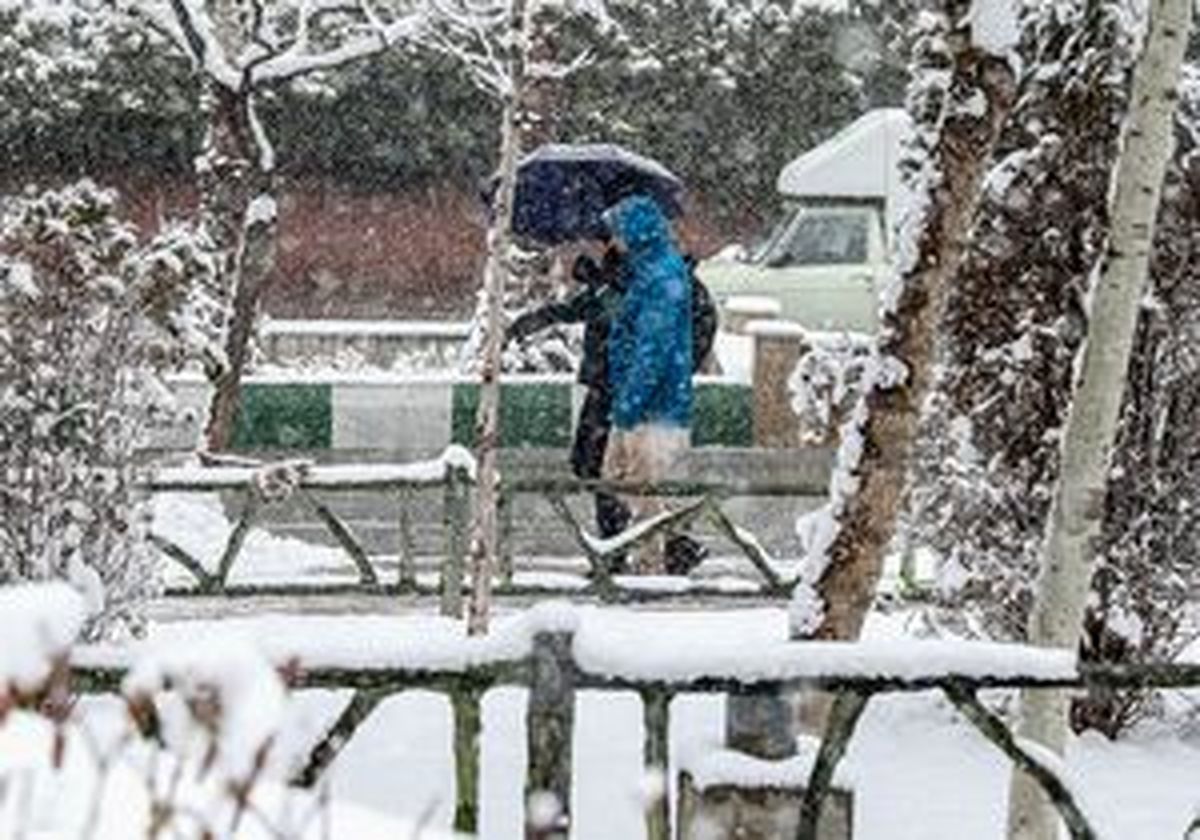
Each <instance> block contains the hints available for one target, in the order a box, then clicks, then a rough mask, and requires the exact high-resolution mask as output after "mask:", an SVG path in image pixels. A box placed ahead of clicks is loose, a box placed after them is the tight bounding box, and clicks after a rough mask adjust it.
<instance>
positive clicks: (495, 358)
mask: <svg viewBox="0 0 1200 840" xmlns="http://www.w3.org/2000/svg"><path fill="white" fill-rule="evenodd" d="M510 25H511V26H512V30H513V33H512V34H513V37H512V39H511V44H512V45H511V46H510V47H509V49H510V50H511V53H510V56H509V88H508V90H507V91H506V92H505V95H504V103H503V104H504V110H503V116H502V118H501V119H502V122H501V128H500V165H499V185H498V186H497V188H496V200H495V216H494V218H493V221H492V227H491V230H489V231H488V253H487V262H486V264H485V266H484V275H483V298H484V319H485V320H484V336H483V353H482V358H481V360H480V366H479V410H478V414H477V415H476V420H475V424H476V431H477V434H476V444H475V445H476V453H475V457H476V463H477V469H478V479H479V483H478V487H477V491H476V497H475V498H476V507H475V533H474V537H473V539H472V541H471V598H470V603H469V606H468V611H467V632H468V633H469V634H470V635H482V634H484V633H487V631H488V623H489V620H490V618H491V609H492V571H493V570H494V569H495V568H496V562H497V560H496V558H497V555H498V553H499V542H500V540H499V519H498V517H497V512H496V511H497V504H498V501H499V499H498V492H497V491H498V487H497V484H498V482H499V479H500V476H499V471H498V469H497V454H498V452H497V450H498V448H499V443H500V353H501V351H502V350H503V347H504V326H503V323H502V314H503V305H504V286H505V280H506V278H507V277H508V274H509V259H510V255H509V250H510V248H511V246H512V210H513V198H514V196H515V193H516V180H517V163H518V158H519V156H520V148H519V143H520V138H519V135H518V133H517V125H516V121H517V109H518V107H519V104H520V98H521V91H522V89H523V86H524V81H525V58H526V57H525V55H524V53H523V52H522V46H521V45H522V44H524V43H525V40H526V39H525V37H524V36H525V34H526V33H527V31H528V27H529V7H528V5H527V2H526V0H513V2H512V8H511V18H510Z"/></svg>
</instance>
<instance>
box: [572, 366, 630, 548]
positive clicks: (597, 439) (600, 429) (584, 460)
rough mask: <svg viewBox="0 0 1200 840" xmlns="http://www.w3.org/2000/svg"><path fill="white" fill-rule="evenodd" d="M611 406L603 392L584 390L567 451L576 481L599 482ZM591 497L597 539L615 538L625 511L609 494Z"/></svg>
mask: <svg viewBox="0 0 1200 840" xmlns="http://www.w3.org/2000/svg"><path fill="white" fill-rule="evenodd" d="M611 403H612V399H611V397H610V395H609V392H608V390H607V389H606V388H600V387H596V386H589V387H588V389H587V395H586V396H585V397H584V399H583V408H582V409H580V412H579V423H578V424H577V425H576V427H575V445H574V446H573V447H572V449H571V470H572V472H574V473H575V475H576V477H578V478H585V479H587V478H600V468H601V466H602V465H603V464H604V450H605V449H606V448H607V447H608V433H609V429H610V428H611V424H610V421H609V409H610V408H611ZM595 497H596V528H597V530H599V532H600V536H601V537H605V538H607V537H615V536H616V535H617V534H619V533H621V532H622V531H624V530H625V526H626V525H628V524H629V508H627V507H625V505H624V504H622V502H621V500H620V499H618V498H617V497H616V496H614V495H612V494H611V493H596V494H595ZM617 565H619V564H617Z"/></svg>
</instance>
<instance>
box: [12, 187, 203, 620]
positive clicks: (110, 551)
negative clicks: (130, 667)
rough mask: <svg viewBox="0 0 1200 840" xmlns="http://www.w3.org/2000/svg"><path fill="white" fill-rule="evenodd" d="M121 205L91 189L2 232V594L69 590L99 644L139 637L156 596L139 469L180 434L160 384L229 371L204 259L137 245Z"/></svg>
mask: <svg viewBox="0 0 1200 840" xmlns="http://www.w3.org/2000/svg"><path fill="white" fill-rule="evenodd" d="M114 200H115V198H114V196H113V195H112V194H110V193H106V192H104V191H101V190H98V189H97V188H96V187H94V186H93V185H91V184H90V183H87V182H83V183H80V184H78V185H75V186H73V187H70V188H67V189H64V190H62V191H58V192H46V193H43V194H40V195H31V196H26V197H22V198H20V199H17V200H14V201H11V202H10V203H9V206H8V207H7V212H6V213H5V215H4V216H3V220H2V222H0V313H2V314H3V324H2V326H0V480H2V481H0V584H9V583H14V582H17V581H40V580H49V579H63V580H68V581H70V582H71V583H73V584H74V585H75V586H76V587H77V588H79V589H80V590H81V591H82V592H83V593H84V594H85V596H86V599H87V607H88V612H89V619H88V622H87V626H86V629H85V632H86V634H87V635H88V636H92V637H95V636H97V635H100V634H103V633H107V632H110V631H113V630H116V629H117V628H119V627H121V626H124V627H126V628H136V626H137V615H136V605H137V604H138V602H139V601H141V600H142V599H143V598H145V597H146V596H147V595H149V594H150V593H152V592H153V591H154V590H155V587H156V586H157V575H156V572H155V562H154V559H153V557H152V555H151V553H150V552H149V550H148V547H147V545H146V528H147V516H146V510H145V508H144V506H143V503H142V500H141V499H140V497H139V492H138V491H137V489H136V482H137V472H138V466H137V459H136V454H137V451H138V448H139V444H140V443H141V441H142V440H143V435H144V433H145V432H146V431H147V429H148V428H149V427H151V426H153V425H155V424H162V423H169V422H172V421H173V417H172V405H171V399H170V395H169V393H168V392H167V391H166V389H165V388H164V387H163V385H162V383H161V381H160V379H159V376H158V374H159V373H160V372H161V371H163V370H164V369H166V368H168V367H171V366H174V365H177V364H179V363H180V362H181V361H182V360H183V359H184V358H185V357H186V356H187V355H188V354H189V353H190V352H198V353H200V354H202V355H203V356H204V357H205V359H206V361H207V363H208V364H210V365H219V364H220V354H219V351H217V350H215V349H213V348H212V347H211V345H210V342H209V341H208V339H207V332H206V330H205V319H206V312H207V309H206V306H205V305H204V296H203V295H202V294H201V293H200V292H199V291H198V290H200V289H201V288H202V287H203V283H204V280H205V278H206V277H207V276H208V275H209V273H210V271H211V268H210V266H209V263H208V261H207V260H206V258H205V254H204V251H203V249H202V248H201V247H200V246H199V244H198V243H197V241H196V240H195V239H194V238H192V237H189V236H188V235H187V234H186V233H185V232H184V231H183V230H181V229H171V230H168V231H167V232H166V233H164V234H163V235H162V236H161V237H159V238H157V239H156V240H154V241H152V242H150V243H148V244H146V245H140V244H139V243H138V241H137V238H136V236H135V235H134V232H133V229H132V228H131V227H129V226H128V225H125V224H122V223H121V222H120V221H118V220H117V219H116V217H115V215H114Z"/></svg>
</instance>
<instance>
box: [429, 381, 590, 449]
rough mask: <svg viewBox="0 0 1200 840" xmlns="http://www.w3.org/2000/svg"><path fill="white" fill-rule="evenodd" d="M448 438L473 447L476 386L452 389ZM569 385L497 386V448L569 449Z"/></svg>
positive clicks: (476, 408)
mask: <svg viewBox="0 0 1200 840" xmlns="http://www.w3.org/2000/svg"><path fill="white" fill-rule="evenodd" d="M453 400H454V404H453V408H452V414H451V420H450V422H451V432H450V437H451V440H452V441H453V442H454V443H457V444H459V445H460V446H474V445H475V414H476V411H477V410H478V408H479V386H478V385H472V384H467V383H461V382H460V383H457V384H455V386H454V397H453ZM572 420H573V418H572V416H571V385H570V384H567V383H561V384H560V383H549V382H538V383H522V384H503V385H501V386H500V446H501V447H504V448H514V447H520V446H528V447H547V448H550V447H562V446H570V445H571V438H572V433H573V430H572Z"/></svg>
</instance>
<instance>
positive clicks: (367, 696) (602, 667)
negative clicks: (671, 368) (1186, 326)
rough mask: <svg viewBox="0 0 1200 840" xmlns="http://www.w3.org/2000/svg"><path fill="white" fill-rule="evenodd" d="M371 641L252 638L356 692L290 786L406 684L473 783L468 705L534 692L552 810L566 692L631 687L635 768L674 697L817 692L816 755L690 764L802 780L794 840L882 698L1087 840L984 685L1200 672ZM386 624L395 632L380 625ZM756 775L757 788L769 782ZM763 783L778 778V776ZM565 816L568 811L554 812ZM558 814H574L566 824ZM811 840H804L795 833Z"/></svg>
mask: <svg viewBox="0 0 1200 840" xmlns="http://www.w3.org/2000/svg"><path fill="white" fill-rule="evenodd" d="M378 621H379V622H381V626H380V628H379V632H372V633H370V634H362V633H351V632H347V633H346V634H345V635H343V636H340V637H339V636H338V634H337V632H336V629H335V628H331V632H322V633H319V634H300V635H290V636H284V635H283V634H279V636H278V637H274V636H272V634H263V635H264V636H265V638H263V639H262V640H261V644H262V646H263V649H264V650H265V651H266V653H265V655H266V657H267V661H268V662H270V663H271V664H272V665H273V666H274V667H275V668H277V669H278V670H279V671H280V672H282V673H284V674H285V675H286V679H287V681H288V683H289V684H290V685H291V687H293V688H332V687H341V688H351V689H354V690H355V691H356V694H355V696H354V699H353V701H352V702H351V704H350V706H349V707H348V708H347V710H346V712H345V713H343V715H342V716H341V717H340V718H339V719H338V721H337V722H335V724H334V725H333V726H332V727H331V729H330V731H329V732H328V733H327V734H326V735H325V737H324V738H323V739H321V741H320V742H319V743H318V744H317V745H316V747H314V749H313V750H312V752H311V754H310V756H309V760H308V762H307V764H306V765H305V767H304V768H303V770H301V771H300V772H299V773H298V774H297V775H296V777H295V779H294V780H295V781H296V782H299V783H302V784H306V785H310V786H311V785H313V784H316V783H317V782H318V781H319V779H320V778H321V776H322V774H323V772H324V770H325V769H326V768H328V767H329V766H330V764H331V763H332V761H333V760H334V758H336V756H337V754H338V751H339V749H340V748H341V746H342V745H344V744H345V743H346V742H347V741H348V740H349V739H350V737H351V736H352V735H353V734H354V732H355V730H356V729H357V728H358V726H359V725H360V724H361V723H362V722H363V720H365V719H366V718H367V717H368V716H369V715H370V714H371V712H372V711H373V710H374V709H375V708H376V707H377V706H378V704H379V703H380V702H382V701H383V700H385V699H386V698H387V697H388V696H390V695H392V694H395V693H398V692H400V691H404V690H408V689H412V688H426V689H436V690H440V691H445V692H446V693H448V694H449V695H450V699H451V706H452V709H453V712H454V718H455V747H454V749H455V761H456V762H457V763H458V766H459V768H460V770H461V769H462V768H467V769H468V771H469V773H471V774H474V773H477V771H478V767H479V766H480V764H479V755H478V739H477V737H475V736H476V735H477V731H476V730H477V727H478V720H479V703H480V701H481V698H482V695H483V693H484V692H486V691H487V690H488V689H490V688H493V687H496V686H500V685H524V686H528V687H529V688H530V692H531V699H530V705H529V707H528V709H527V713H526V714H527V730H528V732H529V739H530V741H529V754H528V761H529V778H530V779H531V780H533V781H531V782H530V786H531V787H530V789H529V790H527V793H528V794H530V795H532V794H534V793H538V792H542V793H545V792H547V791H548V792H549V793H550V794H552V795H553V797H554V798H555V801H556V802H557V803H558V805H559V807H560V808H564V809H565V808H566V804H565V803H569V802H570V798H571V797H570V786H571V768H570V761H569V760H566V761H565V762H564V760H563V756H564V755H565V756H567V757H568V759H569V756H570V742H571V738H572V729H573V711H572V710H573V707H574V700H575V692H576V691H578V690H580V689H601V690H632V691H635V692H637V693H638V694H639V695H640V696H641V698H642V700H643V704H644V724H645V732H646V736H645V742H644V743H645V755H644V759H645V765H646V767H647V768H651V769H652V768H659V767H663V766H666V763H665V760H664V759H665V758H666V757H667V755H668V741H667V733H668V731H669V725H670V718H669V709H670V700H671V698H672V697H674V696H676V695H679V694H683V693H694V692H707V693H721V692H737V693H739V694H747V693H749V694H773V693H777V692H781V691H782V692H791V691H799V690H813V689H821V690H825V691H829V692H832V693H833V694H834V696H835V700H834V703H833V706H832V710H831V712H830V715H829V719H828V723H827V728H826V730H825V734H824V737H823V739H822V740H821V742H820V744H819V746H817V745H814V748H813V749H811V750H808V751H806V753H805V756H804V757H803V760H800V759H797V760H796V761H794V762H791V763H790V764H789V765H788V766H786V767H783V766H780V767H773V768H772V767H766V766H765V765H763V764H762V763H761V762H756V760H755V759H752V758H746V757H739V758H731V757H729V756H725V758H721V757H720V756H716V757H713V756H709V757H707V758H704V757H701V759H700V760H698V761H696V762H690V763H689V764H688V765H687V769H688V770H689V772H691V771H695V774H696V775H695V777H694V778H693V782H698V783H699V784H700V786H701V787H703V786H706V785H717V784H737V783H739V780H742V781H743V782H744V781H745V780H746V779H753V778H757V777H760V776H763V774H767V775H768V776H770V774H772V773H774V774H776V775H778V774H780V773H782V774H784V775H786V776H787V778H789V779H792V778H794V777H796V776H797V774H799V776H800V777H801V778H802V779H803V780H804V784H803V785H802V787H803V790H804V800H803V804H802V806H801V809H802V815H803V818H802V824H803V826H804V827H803V828H802V833H801V834H800V835H798V836H800V837H810V838H811V837H813V836H815V835H814V834H812V833H811V832H812V831H813V830H814V829H815V825H816V819H817V816H818V815H819V814H820V812H821V807H822V803H823V802H824V800H825V798H826V796H827V794H828V793H829V791H830V788H831V786H832V784H833V783H834V780H835V779H836V778H837V768H838V765H839V762H840V759H841V757H842V755H843V754H844V753H845V750H846V746H847V744H848V742H849V741H850V739H851V738H852V736H853V734H854V731H855V728H856V726H857V724H858V721H859V720H860V718H861V715H862V713H863V711H864V709H865V707H866V706H867V704H868V702H869V701H870V700H871V698H873V697H875V696H877V695H880V694H886V693H895V692H915V691H926V690H931V689H932V690H937V691H940V692H941V693H942V694H943V695H944V696H945V697H946V698H947V699H948V700H949V701H950V702H951V704H952V705H954V706H955V707H956V708H957V709H958V710H959V711H960V712H961V713H962V715H963V718H964V719H965V720H966V721H967V722H968V723H969V724H971V725H972V726H973V727H974V728H975V729H977V730H978V731H979V732H980V733H981V734H982V735H983V736H984V737H985V738H987V739H988V741H989V742H991V743H992V744H994V745H996V746H997V747H998V748H999V749H1000V750H1002V751H1003V752H1004V753H1005V755H1007V756H1008V757H1009V758H1010V759H1011V760H1012V761H1014V762H1015V763H1016V764H1018V765H1019V766H1021V767H1023V768H1024V769H1026V770H1027V771H1028V772H1029V773H1030V774H1031V775H1032V776H1033V777H1034V778H1036V779H1037V780H1038V781H1039V783H1041V784H1042V786H1043V788H1044V789H1045V790H1046V792H1047V794H1048V795H1049V796H1050V798H1051V799H1052V800H1053V801H1054V803H1055V804H1056V806H1057V807H1058V808H1059V810H1060V813H1062V815H1063V818H1064V820H1065V821H1066V823H1067V825H1068V826H1069V827H1071V831H1072V837H1073V838H1091V837H1097V836H1098V835H1097V833H1096V830H1095V827H1094V825H1093V823H1092V821H1091V820H1090V819H1089V817H1088V815H1087V811H1086V805H1085V803H1084V802H1083V801H1082V800H1081V797H1080V796H1079V794H1078V793H1077V792H1075V791H1074V790H1073V789H1072V788H1071V786H1070V783H1069V780H1068V779H1066V778H1065V777H1064V774H1063V773H1062V772H1061V768H1059V767H1058V766H1057V763H1056V762H1055V761H1054V760H1052V757H1051V756H1047V755H1045V754H1044V753H1043V752H1042V751H1039V750H1038V749H1036V748H1035V747H1033V746H1031V745H1029V744H1026V743H1023V742H1021V741H1019V740H1017V739H1016V738H1015V737H1014V736H1013V734H1012V732H1011V731H1010V730H1009V728H1008V726H1007V723H1006V722H1005V721H1004V720H1003V718H1001V717H1000V716H999V715H998V714H997V713H996V712H994V711H992V710H991V709H989V708H988V707H987V706H986V705H985V704H984V703H983V702H982V701H981V700H980V699H979V697H978V692H979V691H981V690H983V689H987V688H1086V687H1093V686H1106V687H1128V686H1132V685H1137V686H1155V687H1172V688H1179V687H1196V686H1200V665H1187V664H1158V665H1130V666H1116V665H1105V664H1087V663H1078V662H1076V660H1075V657H1074V655H1073V654H1071V653H1069V652H1067V651H1055V650H1046V649H1041V648H1033V647H1028V646H1022V645H1015V644H994V643H982V642H955V643H952V644H951V643H946V642H937V641H919V640H912V641H907V642H860V643H850V642H806V641H796V642H792V641H779V642H775V643H767V644H762V643H756V644H754V645H753V647H752V650H750V651H748V650H747V646H746V644H745V643H744V640H738V639H734V638H731V639H730V640H729V641H728V643H727V644H721V643H712V642H711V640H709V639H706V640H705V643H704V644H696V640H695V637H694V636H693V635H692V634H690V633H665V634H662V635H657V634H647V633H646V632H645V628H644V627H641V628H639V626H638V623H637V622H636V621H634V620H629V621H623V620H620V619H617V620H614V619H613V617H612V615H611V613H610V612H609V611H605V610H600V609H598V608H596V607H588V606H584V607H574V606H569V605H565V604H543V605H539V606H538V607H535V608H533V609H531V610H529V611H527V612H525V613H523V614H521V615H520V616H518V617H516V618H513V619H511V620H509V621H507V622H505V623H503V624H501V625H500V626H498V628H497V629H496V631H495V632H494V634H493V635H491V636H489V637H485V638H482V639H480V638H470V637H467V636H466V635H465V630H464V629H463V628H462V626H461V624H460V623H458V622H451V621H445V622H443V623H441V624H435V625H434V626H433V628H432V629H431V627H430V625H428V624H425V623H423V624H422V625H421V626H420V628H416V627H415V626H413V627H412V629H411V631H410V632H409V633H408V634H407V635H406V634H405V632H404V625H403V624H402V623H401V624H396V623H394V620H392V619H386V618H379V619H378ZM389 622H393V624H389ZM137 657H138V654H137V653H136V651H132V652H131V651H129V650H127V649H116V648H111V647H109V648H98V647H90V648H83V649H80V650H78V651H76V654H75V657H74V660H73V666H74V675H75V681H76V683H75V684H76V686H77V688H81V689H83V690H87V691H113V690H119V689H120V687H121V686H122V685H128V684H129V683H128V682H127V681H126V677H125V674H126V672H127V670H128V669H129V668H130V667H131V666H132V664H133V663H134V662H135V661H136V659H137ZM763 778H766V777H765V776H764V777H763ZM771 778H774V777H773V776H772V777H771ZM477 789H478V788H477V785H476V786H470V785H467V786H464V787H463V791H460V794H461V796H463V797H466V799H460V801H459V803H458V808H457V809H456V828H457V829H459V830H466V831H473V830H474V829H475V827H476V820H477V814H478V802H477V801H475V796H476V793H475V791H476V790H477ZM564 813H565V812H564ZM567 816H569V815H567ZM670 816H671V809H670V807H669V806H668V805H667V804H666V803H665V802H662V801H660V802H657V803H655V804H654V805H653V806H652V807H651V811H650V813H648V814H647V829H648V836H649V837H650V838H652V840H663V839H664V838H667V837H670V836H671V834H670V830H671V829H670ZM805 831H807V832H809V833H803V832H805Z"/></svg>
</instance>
